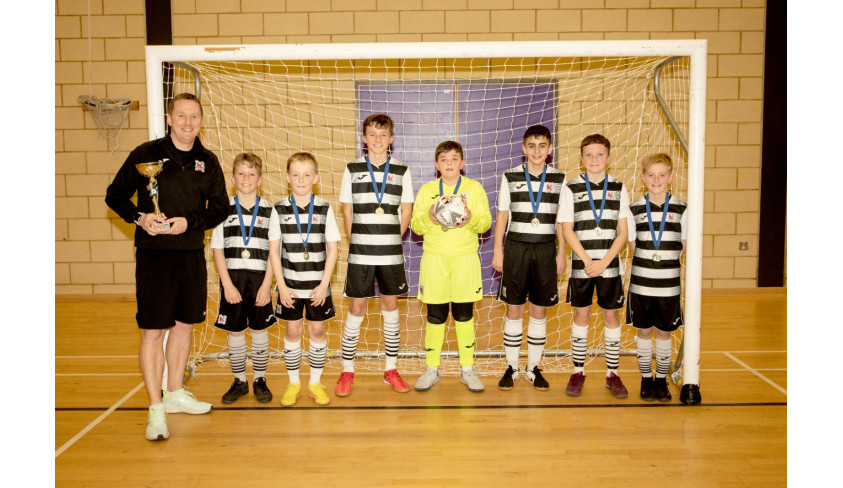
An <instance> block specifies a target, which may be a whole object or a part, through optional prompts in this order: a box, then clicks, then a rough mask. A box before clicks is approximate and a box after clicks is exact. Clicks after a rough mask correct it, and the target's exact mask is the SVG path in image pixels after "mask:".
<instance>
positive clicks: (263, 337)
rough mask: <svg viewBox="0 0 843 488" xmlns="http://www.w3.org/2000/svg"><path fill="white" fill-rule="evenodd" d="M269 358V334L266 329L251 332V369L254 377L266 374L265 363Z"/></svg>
mask: <svg viewBox="0 0 843 488" xmlns="http://www.w3.org/2000/svg"><path fill="white" fill-rule="evenodd" d="M268 360H269V334H268V333H267V332H266V331H262V332H258V333H255V332H252V370H254V372H255V379H258V378H263V377H264V376H266V363H267V361H268Z"/></svg>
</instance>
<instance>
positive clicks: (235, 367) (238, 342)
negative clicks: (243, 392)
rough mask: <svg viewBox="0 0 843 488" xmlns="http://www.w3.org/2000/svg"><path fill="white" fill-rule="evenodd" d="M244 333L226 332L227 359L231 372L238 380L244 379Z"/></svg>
mask: <svg viewBox="0 0 843 488" xmlns="http://www.w3.org/2000/svg"><path fill="white" fill-rule="evenodd" d="M246 349H247V348H246V335H245V334H244V335H239V336H236V335H232V334H228V361H229V362H230V363H231V372H232V373H234V377H235V378H237V379H238V380H240V381H246Z"/></svg>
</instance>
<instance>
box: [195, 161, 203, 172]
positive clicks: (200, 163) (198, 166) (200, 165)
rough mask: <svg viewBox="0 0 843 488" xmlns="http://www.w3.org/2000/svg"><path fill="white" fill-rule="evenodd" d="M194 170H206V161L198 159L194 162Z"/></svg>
mask: <svg viewBox="0 0 843 488" xmlns="http://www.w3.org/2000/svg"><path fill="white" fill-rule="evenodd" d="M193 170H194V171H201V172H203V173H204V172H205V161H199V160H198V159H197V160H196V161H194V162H193Z"/></svg>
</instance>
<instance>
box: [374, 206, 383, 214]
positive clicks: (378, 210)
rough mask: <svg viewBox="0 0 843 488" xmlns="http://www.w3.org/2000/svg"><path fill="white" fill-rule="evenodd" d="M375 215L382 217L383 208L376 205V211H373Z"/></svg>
mask: <svg viewBox="0 0 843 488" xmlns="http://www.w3.org/2000/svg"><path fill="white" fill-rule="evenodd" d="M375 215H383V208H382V207H381V206H380V205H378V208H377V210H375Z"/></svg>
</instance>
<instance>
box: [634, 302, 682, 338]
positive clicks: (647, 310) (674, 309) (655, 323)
mask: <svg viewBox="0 0 843 488" xmlns="http://www.w3.org/2000/svg"><path fill="white" fill-rule="evenodd" d="M626 323H627V324H632V326H633V327H635V328H636V329H649V328H650V327H655V328H657V329H659V330H661V331H664V332H673V331H675V330H676V329H678V328H679V326H681V325H684V323H685V322H684V320H683V318H682V304H681V300H680V298H679V295H674V296H671V297H650V296H646V295H638V294H636V293H630V294H629V298H628V300H627V303H626Z"/></svg>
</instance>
